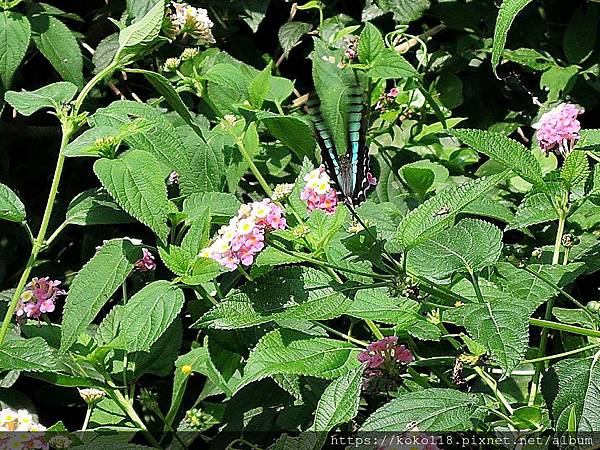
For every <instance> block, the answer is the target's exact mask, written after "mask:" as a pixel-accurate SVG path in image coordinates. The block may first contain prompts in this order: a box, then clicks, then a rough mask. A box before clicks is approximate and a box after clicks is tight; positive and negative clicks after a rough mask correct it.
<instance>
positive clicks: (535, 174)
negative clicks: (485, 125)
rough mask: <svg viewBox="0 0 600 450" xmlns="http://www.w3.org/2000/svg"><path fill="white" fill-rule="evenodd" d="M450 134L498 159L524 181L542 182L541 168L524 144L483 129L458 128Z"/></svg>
mask: <svg viewBox="0 0 600 450" xmlns="http://www.w3.org/2000/svg"><path fill="white" fill-rule="evenodd" d="M450 134H452V135H453V136H455V137H456V138H458V139H460V140H461V141H463V142H464V143H465V144H467V145H468V146H469V147H472V148H474V149H475V150H477V151H478V152H480V153H483V154H484V155H487V156H489V157H490V158H492V159H493V160H495V161H498V162H499V163H500V164H502V165H503V166H505V167H507V168H509V169H511V170H512V171H514V172H515V173H516V174H517V175H519V176H520V177H521V178H523V179H524V180H525V181H528V182H529V183H531V184H534V185H541V184H542V168H541V167H540V163H539V162H538V161H537V159H536V158H535V156H534V155H533V153H531V151H529V150H528V149H527V148H526V147H525V146H524V145H522V144H520V143H519V142H517V141H515V140H513V139H510V138H508V137H506V136H504V135H503V134H500V133H495V132H492V131H484V130H469V129H458V130H452V131H450Z"/></svg>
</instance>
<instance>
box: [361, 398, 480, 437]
mask: <svg viewBox="0 0 600 450" xmlns="http://www.w3.org/2000/svg"><path fill="white" fill-rule="evenodd" d="M478 403H479V402H478V400H477V397H475V396H474V395H472V394H467V393H464V392H460V391H457V390H454V389H438V388H430V389H424V390H422V391H418V392H409V393H405V394H400V395H399V396H398V397H397V398H395V399H394V400H392V401H391V402H389V403H387V404H385V405H384V406H382V407H381V408H379V409H378V410H376V411H375V412H374V413H373V414H371V415H370V416H369V417H368V418H367V420H366V421H365V423H364V424H363V426H362V427H361V429H360V431H394V432H399V433H402V432H405V431H416V430H419V431H425V430H426V431H427V432H428V433H430V432H433V433H436V432H444V431H467V430H472V429H473V424H472V422H471V418H472V417H473V416H474V415H475V412H476V409H477V407H478Z"/></svg>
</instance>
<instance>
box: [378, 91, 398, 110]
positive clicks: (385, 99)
mask: <svg viewBox="0 0 600 450" xmlns="http://www.w3.org/2000/svg"><path fill="white" fill-rule="evenodd" d="M398 94H400V90H399V89H398V88H397V87H393V88H391V89H390V90H389V91H388V92H384V93H383V94H381V97H379V99H378V100H377V103H376V104H375V109H378V110H381V112H385V107H386V106H387V105H388V104H389V103H392V102H394V101H395V100H396V97H398Z"/></svg>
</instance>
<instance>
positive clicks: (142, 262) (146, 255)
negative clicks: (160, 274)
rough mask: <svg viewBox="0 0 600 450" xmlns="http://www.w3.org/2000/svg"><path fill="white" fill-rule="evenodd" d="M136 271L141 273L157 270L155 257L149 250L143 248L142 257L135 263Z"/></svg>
mask: <svg viewBox="0 0 600 450" xmlns="http://www.w3.org/2000/svg"><path fill="white" fill-rule="evenodd" d="M135 269H136V270H138V271H139V272H148V271H150V270H154V269H156V262H155V261H154V255H153V254H152V252H150V250H148V249H147V248H145V247H144V248H142V257H141V258H140V259H138V260H137V261H136V262H135Z"/></svg>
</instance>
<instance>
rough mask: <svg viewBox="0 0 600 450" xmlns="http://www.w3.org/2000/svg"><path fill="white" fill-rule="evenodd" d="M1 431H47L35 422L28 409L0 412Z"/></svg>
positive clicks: (8, 409) (5, 409)
mask: <svg viewBox="0 0 600 450" xmlns="http://www.w3.org/2000/svg"><path fill="white" fill-rule="evenodd" d="M0 431H30V432H38V431H46V428H44V427H43V426H42V425H40V424H39V423H37V422H35V421H34V420H33V417H32V415H31V414H30V413H29V411H27V410H26V409H19V410H18V411H15V410H14V409H11V408H4V409H2V410H0Z"/></svg>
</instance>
